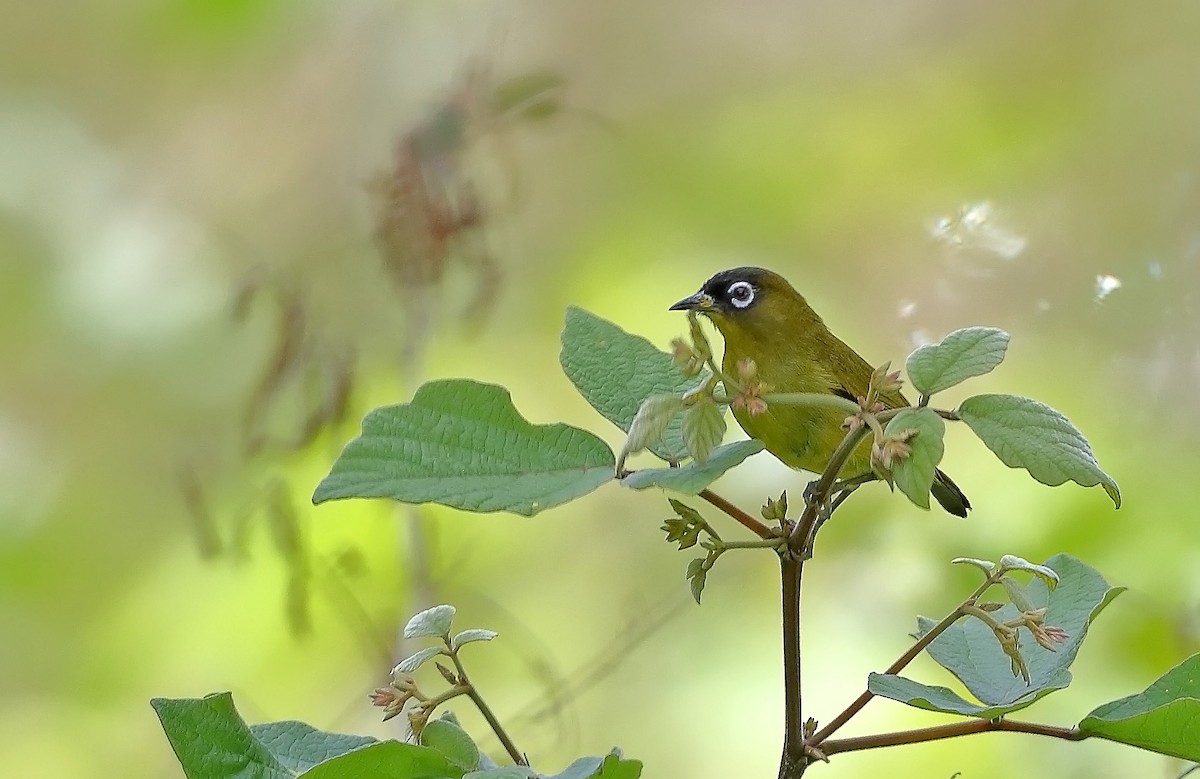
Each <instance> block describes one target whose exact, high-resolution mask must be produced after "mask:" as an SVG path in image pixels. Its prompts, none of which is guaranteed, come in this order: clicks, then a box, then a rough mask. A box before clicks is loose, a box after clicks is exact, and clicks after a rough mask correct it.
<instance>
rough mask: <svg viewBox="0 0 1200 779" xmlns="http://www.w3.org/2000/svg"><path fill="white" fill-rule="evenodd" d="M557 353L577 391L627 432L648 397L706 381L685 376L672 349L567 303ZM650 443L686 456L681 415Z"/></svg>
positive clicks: (662, 453) (663, 453)
mask: <svg viewBox="0 0 1200 779" xmlns="http://www.w3.org/2000/svg"><path fill="white" fill-rule="evenodd" d="M558 359H559V362H560V363H561V364H562V368H563V372H564V373H566V374H567V378H569V379H570V380H571V383H572V384H574V385H575V389H577V390H579V394H580V395H583V397H584V399H585V400H587V402H588V403H590V404H591V405H592V407H593V408H595V409H596V410H597V411H599V412H600V414H601V415H602V416H603V417H604V418H605V419H607V420H609V421H610V422H612V423H613V424H615V425H616V426H617V427H619V428H621V429H622V430H624V431H626V432H628V431H629V426H630V424H631V423H632V422H633V419H634V417H635V416H637V413H638V409H639V408H640V407H641V405H642V401H644V400H645V399H646V398H648V397H650V396H651V395H682V394H684V393H685V392H688V391H689V390H692V389H695V388H696V387H697V386H699V385H700V383H701V382H703V381H704V379H703V378H693V379H689V378H687V377H685V376H684V375H683V374H682V373H681V372H680V371H679V369H678V368H676V367H675V365H674V364H673V363H672V362H671V356H670V355H669V354H667V353H666V352H662V351H659V350H658V349H657V348H655V346H654V345H653V344H652V343H650V342H649V341H647V340H646V339H645V338H642V337H641V336H637V335H630V334H629V333H627V332H625V331H624V330H622V329H621V328H619V327H617V326H616V325H614V324H613V323H612V322H609V321H608V320H606V319H601V318H600V317H598V316H596V315H595V314H592V313H590V312H588V311H584V310H583V309H582V308H576V307H574V306H571V307H570V308H568V309H567V319H566V326H565V327H564V328H563V332H562V351H561V352H560V353H559V356H558ZM649 448H650V451H652V452H654V453H655V454H656V455H658V456H659V457H661V458H662V459H664V460H669V461H674V462H678V461H680V460H682V459H683V458H684V457H687V454H688V450H687V447H686V446H684V445H683V419H682V417H679V416H676V417H675V418H674V419H673V420H671V422H670V424H668V425H667V430H666V432H665V433H664V434H663V437H662V440H661V441H660V442H659V443H656V444H653V445H651V446H650V447H649Z"/></svg>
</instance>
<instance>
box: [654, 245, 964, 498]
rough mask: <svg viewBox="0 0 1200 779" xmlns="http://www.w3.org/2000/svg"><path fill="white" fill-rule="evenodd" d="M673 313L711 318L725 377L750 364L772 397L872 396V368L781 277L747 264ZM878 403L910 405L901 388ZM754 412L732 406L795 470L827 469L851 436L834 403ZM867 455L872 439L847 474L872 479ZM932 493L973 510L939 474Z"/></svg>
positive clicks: (746, 425)
mask: <svg viewBox="0 0 1200 779" xmlns="http://www.w3.org/2000/svg"><path fill="white" fill-rule="evenodd" d="M670 310H672V311H695V312H696V313H698V314H702V315H704V316H706V317H708V319H709V320H710V321H711V322H712V323H713V325H714V326H715V327H716V329H717V331H718V332H719V333H720V334H721V337H722V338H723V339H724V340H725V354H724V357H723V358H722V362H721V367H722V371H723V372H724V373H725V374H726V375H729V376H737V375H738V374H739V363H742V364H743V366H745V365H746V363H744V362H743V361H745V360H753V361H754V370H755V373H754V379H755V380H756V381H760V382H762V383H763V384H765V385H767V386H768V387H769V388H770V391H771V392H777V393H798V392H811V393H822V394H830V395H837V396H839V397H842V398H845V399H846V400H849V401H852V402H855V403H857V402H858V399H859V398H861V397H863V396H865V395H866V394H867V387H868V384H869V382H870V380H871V374H872V372H873V370H874V369H873V368H872V367H871V365H870V364H869V363H868V362H867V361H866V360H864V359H863V358H862V357H861V356H860V355H859V354H858V352H856V351H854V349H852V348H850V347H849V346H848V345H847V344H846V343H845V342H844V341H842V340H841V339H840V338H838V337H837V336H836V335H834V334H833V332H832V331H830V329H829V328H828V327H827V326H826V325H825V322H824V321H823V320H822V319H821V317H820V316H818V315H817V313H816V312H815V311H813V309H812V307H811V306H810V305H809V304H808V301H806V300H805V299H804V296H803V295H801V294H800V293H799V292H797V291H796V289H795V288H794V287H793V286H792V285H791V284H790V283H788V281H787V279H785V278H784V277H783V276H780V275H779V274H778V273H775V272H773V271H770V270H767V269H765V268H755V267H749V266H747V267H741V268H732V269H730V270H725V271H721V272H720V273H718V274H716V275H715V276H713V277H712V278H710V279H709V280H708V281H706V282H704V285H703V286H702V287H701V288H700V290H699V291H698V292H696V293H695V294H694V295H691V296H690V297H686V298H684V299H683V300H680V301H679V302H678V303H676V304H675V305H673V306H671V307H670ZM743 370H744V368H743ZM879 400H880V401H882V403H883V405H884V407H885V408H903V407H905V406H909V405H911V404H910V403H909V402H908V400H907V399H906V398H905V397H904V395H903V394H901V393H900V392H899V391H893V392H885V393H881V395H880V397H879ZM753 411H759V412H760V413H752V409H751V408H749V404H735V405H734V407H733V416H734V418H735V419H736V420H737V422H738V424H739V425H741V427H742V429H743V430H745V431H746V434H747V435H749V436H750V437H751V438H756V439H758V440H759V441H761V442H762V443H763V445H764V446H765V447H766V449H767V451H769V452H770V453H771V454H773V455H775V457H777V458H779V459H780V460H781V461H783V463H784V464H786V465H788V466H790V467H792V468H796V469H801V470H806V471H812V472H814V473H821V472H823V471H824V470H825V466H826V465H827V464H828V462H829V458H830V457H831V456H832V455H833V452H834V450H835V449H836V448H837V447H838V445H839V444H840V443H841V442H842V440H843V439H844V438H845V435H846V431H845V428H844V427H843V423H844V422H845V420H846V412H845V411H842V410H840V409H837V408H836V407H833V406H819V405H817V406H814V405H782V404H767V406H766V408H765V410H763V409H761V408H760V409H753ZM870 456H871V455H870V442H869V441H864V442H863V444H862V445H860V446H859V447H858V448H857V449H855V451H854V452H853V453H852V454H851V456H850V458H849V459H848V460H847V461H846V465H845V466H844V468H843V470H842V473H843V474H845V475H846V476H847V477H855V476H867V475H869V474H870V473H871V460H870ZM930 492H932V494H933V497H934V498H936V499H937V501H938V503H940V504H941V505H942V508H944V509H945V510H946V511H948V512H950V513H951V514H954V515H955V516H959V517H965V516H966V515H967V510H968V509H969V508H971V503H970V501H969V500H967V496H966V495H964V494H963V491H962V490H961V489H959V488H958V485H956V484H955V483H954V482H953V481H952V480H951V479H950V477H949V476H947V475H946V474H945V473H943V472H942V471H941V470H938V471H937V472H936V474H935V476H934V480H933V485H932V487H931V489H930Z"/></svg>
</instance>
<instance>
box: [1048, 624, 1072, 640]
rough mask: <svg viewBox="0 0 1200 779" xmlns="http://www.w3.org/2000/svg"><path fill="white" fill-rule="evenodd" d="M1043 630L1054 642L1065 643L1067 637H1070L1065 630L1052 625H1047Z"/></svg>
mask: <svg viewBox="0 0 1200 779" xmlns="http://www.w3.org/2000/svg"><path fill="white" fill-rule="evenodd" d="M1043 630H1045V631H1046V635H1047V636H1049V637H1050V640H1051V641H1053V642H1054V643H1056V644H1065V643H1067V639H1068V638H1070V637H1071V636H1070V634H1069V633H1067V631H1065V630H1063V629H1062V628H1060V627H1055V626H1053V625H1047V626H1046V627H1045V628H1043Z"/></svg>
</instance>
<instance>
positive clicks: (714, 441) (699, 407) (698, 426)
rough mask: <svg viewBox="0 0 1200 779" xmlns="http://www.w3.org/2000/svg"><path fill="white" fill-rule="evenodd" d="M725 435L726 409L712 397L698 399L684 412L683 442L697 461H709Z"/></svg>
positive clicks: (702, 462)
mask: <svg viewBox="0 0 1200 779" xmlns="http://www.w3.org/2000/svg"><path fill="white" fill-rule="evenodd" d="M724 437H725V411H724V409H722V408H721V407H720V406H718V405H717V404H716V401H714V400H713V399H712V398H701V399H699V400H697V401H696V402H695V403H694V404H693V405H692V406H691V407H690V408H688V410H687V411H685V412H684V413H683V442H684V445H685V446H687V450H688V454H690V455H691V456H692V457H693V458H694V459H695V460H696V462H698V463H701V464H704V463H705V462H707V461H708V455H709V454H711V453H712V450H713V449H716V448H717V446H718V445H720V443H721V439H722V438H724Z"/></svg>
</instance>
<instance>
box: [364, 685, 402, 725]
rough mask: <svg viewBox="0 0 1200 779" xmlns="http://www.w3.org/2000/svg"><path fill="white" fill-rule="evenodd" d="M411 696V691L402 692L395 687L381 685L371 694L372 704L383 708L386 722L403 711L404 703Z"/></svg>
mask: <svg viewBox="0 0 1200 779" xmlns="http://www.w3.org/2000/svg"><path fill="white" fill-rule="evenodd" d="M410 697H411V696H410V695H409V693H401V692H399V691H398V690H396V689H395V688H394V687H379V688H378V689H376V690H375V692H373V693H371V695H370V698H371V705H373V706H378V707H379V708H381V709H383V721H384V722H387V721H388V720H390V719H391V718H392V717H394V716H396V715H397V714H399V713H400V712H401V711H403V709H404V704H405V702H406V701H407V700H408V699H409V698H410Z"/></svg>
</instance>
